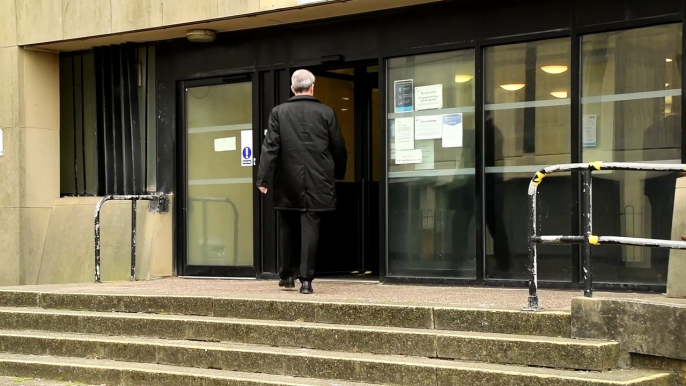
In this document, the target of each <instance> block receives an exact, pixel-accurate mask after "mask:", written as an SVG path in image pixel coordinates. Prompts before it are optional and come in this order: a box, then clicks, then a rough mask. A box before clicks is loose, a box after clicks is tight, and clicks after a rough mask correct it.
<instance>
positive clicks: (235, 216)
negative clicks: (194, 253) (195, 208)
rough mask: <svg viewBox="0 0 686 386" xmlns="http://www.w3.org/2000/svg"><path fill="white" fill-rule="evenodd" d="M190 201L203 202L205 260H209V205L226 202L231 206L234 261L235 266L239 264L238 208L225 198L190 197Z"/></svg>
mask: <svg viewBox="0 0 686 386" xmlns="http://www.w3.org/2000/svg"><path fill="white" fill-rule="evenodd" d="M188 199H189V200H190V201H199V202H202V211H203V219H204V221H203V227H204V229H203V235H204V239H203V243H204V244H203V247H204V248H203V254H204V256H205V258H207V203H208V202H224V203H227V204H229V205H230V206H231V208H232V209H233V261H234V264H236V263H237V262H238V226H239V225H238V224H239V220H238V214H239V213H238V207H237V206H236V204H234V202H233V201H231V200H230V199H229V198H224V197H189V198H188Z"/></svg>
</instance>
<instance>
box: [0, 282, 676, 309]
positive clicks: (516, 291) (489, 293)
mask: <svg viewBox="0 0 686 386" xmlns="http://www.w3.org/2000/svg"><path fill="white" fill-rule="evenodd" d="M314 289H315V293H314V294H313V295H302V294H300V293H299V292H298V291H297V290H295V291H294V290H290V291H289V290H281V289H279V287H278V286H277V282H276V281H275V280H231V279H214V280H213V279H195V278H192V279H189V278H164V279H158V280H150V281H140V282H112V283H101V284H95V283H86V284H83V283H82V284H57V285H39V286H16V287H0V306H2V299H3V295H2V291H21V292H37V293H56V294H60V293H62V294H64V293H75V294H86V293H93V294H117V295H166V296H169V295H177V296H198V297H203V296H205V297H227V298H246V299H266V300H268V299H274V300H308V301H310V300H312V301H319V302H327V301H328V302H353V303H375V304H408V305H424V306H468V307H478V308H496V309H517V310H519V309H521V308H523V307H525V306H526V305H527V299H528V289H526V288H502V287H462V286H440V285H408V284H383V283H379V282H373V281H345V280H342V281H337V280H324V279H322V280H315V282H314ZM582 295H583V293H582V291H580V290H551V289H541V290H540V292H539V296H540V305H541V309H544V310H565V311H569V310H570V308H571V302H572V299H573V298H575V297H578V296H582ZM594 296H596V297H599V298H616V299H643V300H650V301H656V300H659V299H662V298H665V295H663V294H655V293H628V292H603V291H596V292H595V294H594ZM35 299H36V298H35V296H33V297H32V296H31V295H26V296H25V298H24V300H23V301H24V302H25V304H26V306H35V305H33V304H35V302H36V301H37V300H35ZM170 306H172V305H170ZM205 306H206V305H205V304H199V305H197V307H198V309H199V310H201V311H202V309H203V307H205ZM201 311H199V312H201Z"/></svg>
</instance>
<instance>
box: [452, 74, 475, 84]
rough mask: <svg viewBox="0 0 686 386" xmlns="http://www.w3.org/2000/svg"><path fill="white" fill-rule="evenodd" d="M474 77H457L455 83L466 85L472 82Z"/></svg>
mask: <svg viewBox="0 0 686 386" xmlns="http://www.w3.org/2000/svg"><path fill="white" fill-rule="evenodd" d="M472 78H473V76H472V75H455V83H466V82H469V81H470V80H472Z"/></svg>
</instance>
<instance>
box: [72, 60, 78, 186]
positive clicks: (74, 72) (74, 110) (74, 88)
mask: <svg viewBox="0 0 686 386" xmlns="http://www.w3.org/2000/svg"><path fill="white" fill-rule="evenodd" d="M76 59H77V56H76V55H72V57H71V79H72V83H71V86H72V93H71V96H72V99H71V107H72V115H71V116H72V138H71V139H72V143H73V146H74V147H73V149H74V159H73V161H74V164H73V165H74V194H76V195H77V196H78V195H79V192H80V190H79V156H78V154H79V152H78V149H79V144H78V137H79V136H78V124H77V122H78V119H77V117H78V115H77V114H78V112H77V106H78V104H79V103H80V101H79V98H78V95H77V93H76V91H77V82H76V79H77V69H76V64H77V61H76Z"/></svg>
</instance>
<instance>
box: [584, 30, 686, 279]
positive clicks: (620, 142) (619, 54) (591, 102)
mask: <svg viewBox="0 0 686 386" xmlns="http://www.w3.org/2000/svg"><path fill="white" fill-rule="evenodd" d="M681 30H682V26H681V24H671V25H663V26H657V27H650V28H640V29H633V30H626V31H617V32H609V33H602V34H595V35H588V36H584V37H583V38H582V86H581V87H582V100H581V103H582V112H583V117H582V122H583V123H584V148H583V159H584V161H587V162H588V161H617V162H637V161H638V162H661V163H680V158H681V88H680V87H681ZM676 177H677V176H676V175H674V174H669V173H654V172H647V173H646V172H616V173H612V172H609V173H607V172H603V171H600V172H596V173H594V179H593V184H594V193H595V194H594V205H593V211H594V212H593V228H594V229H593V231H594V233H596V234H600V235H623V236H630V237H646V238H657V239H670V238H671V225H672V211H673V209H674V188H675V185H676ZM668 259H669V250H667V249H652V250H651V249H647V248H639V247H624V246H601V247H597V248H594V249H593V261H594V263H593V264H594V267H593V268H594V269H593V270H594V276H595V280H597V281H605V282H624V283H626V282H633V283H665V281H666V279H667V275H666V273H667V263H668Z"/></svg>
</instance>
